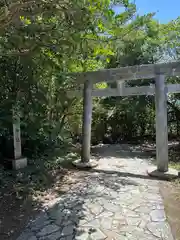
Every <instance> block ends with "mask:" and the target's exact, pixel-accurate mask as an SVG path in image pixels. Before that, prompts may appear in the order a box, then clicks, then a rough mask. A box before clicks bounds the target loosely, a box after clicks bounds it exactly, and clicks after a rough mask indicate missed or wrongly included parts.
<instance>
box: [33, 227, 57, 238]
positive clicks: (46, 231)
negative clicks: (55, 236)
mask: <svg viewBox="0 0 180 240" xmlns="http://www.w3.org/2000/svg"><path fill="white" fill-rule="evenodd" d="M58 230H59V231H60V229H59V227H58V226H57V225H55V224H50V225H47V226H45V227H44V228H42V229H41V231H40V232H38V234H37V236H39V237H41V236H46V235H48V234H51V233H54V232H57V231H58Z"/></svg>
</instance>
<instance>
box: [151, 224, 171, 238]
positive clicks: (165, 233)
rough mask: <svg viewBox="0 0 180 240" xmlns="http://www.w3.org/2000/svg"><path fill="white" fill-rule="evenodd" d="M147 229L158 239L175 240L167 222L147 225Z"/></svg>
mask: <svg viewBox="0 0 180 240" xmlns="http://www.w3.org/2000/svg"><path fill="white" fill-rule="evenodd" d="M147 229H148V230H149V231H150V232H151V233H152V234H153V235H154V236H156V237H158V238H161V239H163V240H173V236H172V234H171V230H170V227H169V225H168V223H167V222H161V223H157V222H151V223H149V224H147Z"/></svg>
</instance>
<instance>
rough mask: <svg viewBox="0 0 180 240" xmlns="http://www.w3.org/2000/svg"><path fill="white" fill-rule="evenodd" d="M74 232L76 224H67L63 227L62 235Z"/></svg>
mask: <svg viewBox="0 0 180 240" xmlns="http://www.w3.org/2000/svg"><path fill="white" fill-rule="evenodd" d="M73 232H74V225H67V226H65V227H64V228H63V229H62V234H61V236H68V235H72V234H73Z"/></svg>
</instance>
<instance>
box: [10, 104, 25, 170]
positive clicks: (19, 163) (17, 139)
mask: <svg viewBox="0 0 180 240" xmlns="http://www.w3.org/2000/svg"><path fill="white" fill-rule="evenodd" d="M13 140H14V141H13V142H14V159H13V160H12V166H13V168H14V169H20V168H23V167H26V166H27V159H26V158H23V157H22V149H21V128H20V116H19V112H18V111H17V110H16V109H13Z"/></svg>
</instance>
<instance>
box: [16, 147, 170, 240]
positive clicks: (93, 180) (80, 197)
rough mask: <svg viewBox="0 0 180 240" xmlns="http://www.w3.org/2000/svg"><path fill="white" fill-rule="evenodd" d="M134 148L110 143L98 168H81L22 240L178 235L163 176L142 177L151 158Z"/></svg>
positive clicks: (150, 239) (155, 239) (165, 239)
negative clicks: (160, 180) (171, 221)
mask: <svg viewBox="0 0 180 240" xmlns="http://www.w3.org/2000/svg"><path fill="white" fill-rule="evenodd" d="M130 147H131V148H132V149H133V146H126V145H124V146H117V148H116V145H114V146H111V147H109V148H108V150H107V149H106V148H105V149H104V150H103V151H102V153H101V154H102V158H99V161H98V167H97V168H96V169H95V170H93V172H91V171H87V172H86V171H83V172H82V171H80V172H78V173H77V174H76V177H77V179H78V180H77V179H76V178H75V179H74V181H73V182H74V184H73V185H71V186H69V191H68V192H66V193H65V194H64V195H61V198H59V200H58V202H57V204H53V205H49V206H51V208H50V209H49V210H47V212H48V214H46V213H45V212H44V213H42V214H40V215H39V216H38V218H37V219H36V220H35V221H34V222H32V223H30V224H29V225H28V228H27V229H26V230H25V231H24V232H23V233H22V234H21V236H20V237H19V238H18V239H17V240H90V239H93V240H103V239H106V240H145V239H147V240H160V239H162V240H173V237H172V234H171V229H170V227H169V225H168V223H167V221H166V216H165V212H164V205H163V200H162V198H161V196H160V192H159V185H158V181H157V180H151V179H147V175H146V177H145V178H143V175H145V174H146V169H147V167H148V166H149V162H148V161H146V159H142V158H141V159H140V158H133V157H130V156H131V154H133V150H131V151H129V150H128V149H129V148H130ZM123 150H124V151H123ZM106 151H107V152H106ZM116 151H118V156H117V157H115V156H116ZM121 151H122V152H121ZM120 153H122V156H123V154H124V156H126V154H128V158H127V157H125V158H122V157H121V158H120V156H121V154H120ZM106 154H108V157H107V158H106V157H103V156H106ZM110 154H112V156H113V157H110V156H111V155H110ZM122 163H123V166H122ZM122 173H124V174H126V173H127V176H122ZM124 174H123V175H124ZM139 175H141V177H139Z"/></svg>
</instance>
